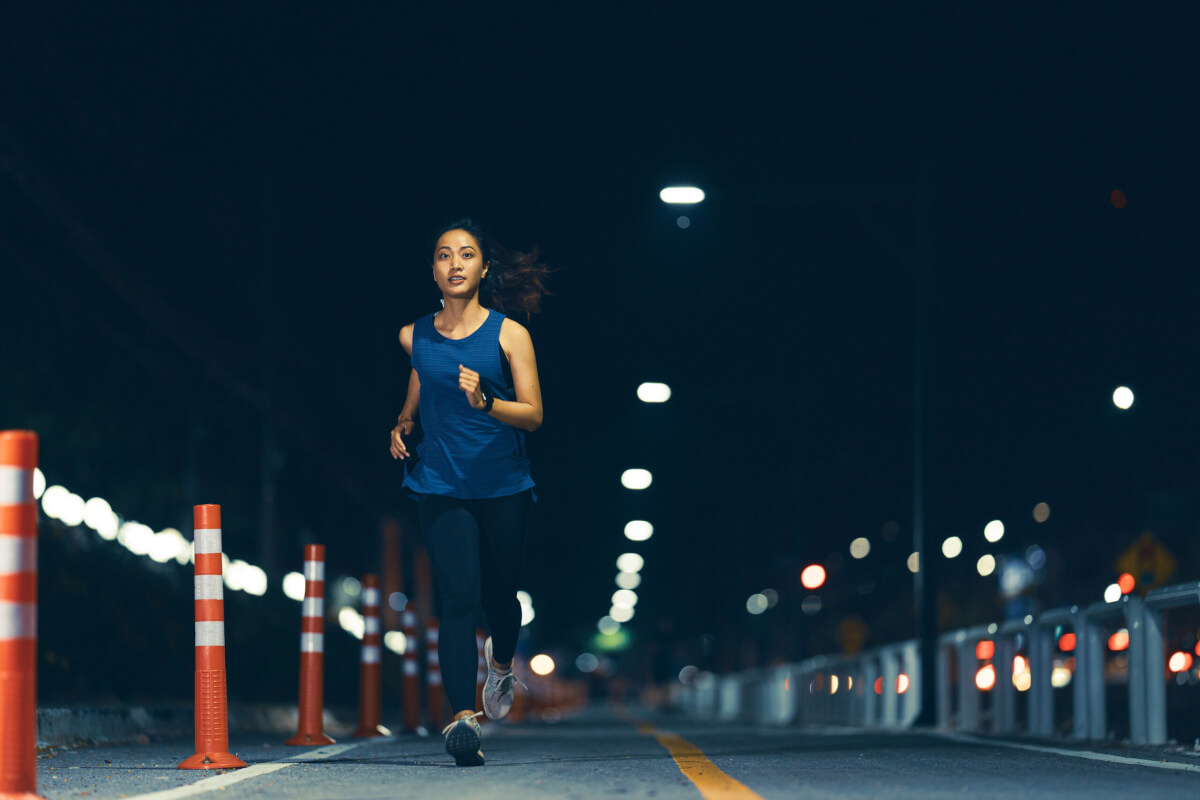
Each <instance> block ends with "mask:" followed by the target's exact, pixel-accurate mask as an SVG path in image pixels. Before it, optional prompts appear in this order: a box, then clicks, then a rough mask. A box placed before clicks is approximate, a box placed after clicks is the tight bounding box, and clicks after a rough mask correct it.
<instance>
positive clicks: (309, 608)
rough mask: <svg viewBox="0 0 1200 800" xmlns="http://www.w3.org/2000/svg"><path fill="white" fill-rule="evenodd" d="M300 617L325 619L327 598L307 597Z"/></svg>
mask: <svg viewBox="0 0 1200 800" xmlns="http://www.w3.org/2000/svg"><path fill="white" fill-rule="evenodd" d="M300 616H302V617H323V616H325V598H324V597H306V598H304V603H303V604H302V605H301V607H300Z"/></svg>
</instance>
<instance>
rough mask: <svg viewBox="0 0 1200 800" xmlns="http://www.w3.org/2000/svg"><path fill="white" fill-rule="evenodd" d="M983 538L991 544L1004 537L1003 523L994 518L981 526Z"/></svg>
mask: <svg viewBox="0 0 1200 800" xmlns="http://www.w3.org/2000/svg"><path fill="white" fill-rule="evenodd" d="M983 538H985V539H987V540H988V541H989V542H991V543H992V544H995V543H996V542H998V541H1000V540H1001V539H1003V538H1004V523H1003V522H1001V521H1000V520H998V519H994V520H992V521H991V522H989V523H988V524H987V525H984V526H983Z"/></svg>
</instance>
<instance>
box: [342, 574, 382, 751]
mask: <svg viewBox="0 0 1200 800" xmlns="http://www.w3.org/2000/svg"><path fill="white" fill-rule="evenodd" d="M362 585H363V589H362V615H363V640H362V659H361V661H360V663H359V669H358V730H356V731H355V732H354V733H352V734H351V735H352V736H354V737H355V738H356V739H365V738H367V737H370V736H387V735H389V734H390V733H391V731H389V730H388V729H387V728H385V727H383V725H381V724H379V722H380V720H379V717H380V715H381V714H382V713H383V709H382V703H381V700H380V694H381V692H382V685H383V673H382V672H381V668H380V659H381V657H382V655H383V651H382V649H381V648H380V644H382V637H381V635H380V632H379V576H378V575H364V576H363V582H362Z"/></svg>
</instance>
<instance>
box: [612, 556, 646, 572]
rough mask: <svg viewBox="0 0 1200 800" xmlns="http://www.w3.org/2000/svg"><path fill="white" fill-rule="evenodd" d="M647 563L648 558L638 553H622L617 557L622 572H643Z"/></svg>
mask: <svg viewBox="0 0 1200 800" xmlns="http://www.w3.org/2000/svg"><path fill="white" fill-rule="evenodd" d="M645 565H646V559H644V558H642V557H641V556H639V555H638V554H637V553H622V554H621V555H620V556H618V557H617V569H619V570H621V572H641V571H642V567H644V566H645Z"/></svg>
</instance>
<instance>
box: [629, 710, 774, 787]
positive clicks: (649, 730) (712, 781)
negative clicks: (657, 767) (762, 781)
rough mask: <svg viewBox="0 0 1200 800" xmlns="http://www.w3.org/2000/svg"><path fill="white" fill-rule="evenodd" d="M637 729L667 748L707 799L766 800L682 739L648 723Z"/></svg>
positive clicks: (641, 724) (682, 770) (683, 771)
mask: <svg viewBox="0 0 1200 800" xmlns="http://www.w3.org/2000/svg"><path fill="white" fill-rule="evenodd" d="M637 729H638V733H643V734H645V735H647V736H653V737H654V738H655V739H657V740H658V743H659V744H661V745H662V746H663V747H665V748H667V751H668V752H669V753H670V754H671V758H673V759H675V763H676V764H677V765H678V766H679V771H680V772H682V773H683V774H684V776H685V777H686V778H687V779H688V780H690V781H691V782H692V783H693V784H694V785H695V787H696V788H697V789H698V790H699V791H700V794H701V796H703V797H704V800H764V799H763V796H762V795H760V794H759V793H758V792H755V791H754V790H752V789H750V788H749V787H748V786H746V785H745V784H744V783H741V782H740V781H737V780H734V779H733V778H731V777H729V776H728V775H726V774H725V773H724V772H722V771H721V769H720V768H719V767H718V766H717V765H716V764H714V763H713V762H712V761H710V760H709V758H708V756H706V755H704V753H703V752H702V751H701V750H700V748H699V747H696V745H694V744H692V743H691V742H689V741H688V740H687V739H684V738H683V737H682V736H679V735H677V734H674V733H670V732H668V731H660V730H659V729H658V728H656V727H654V726H653V725H651V724H650V723H648V722H638V723H637Z"/></svg>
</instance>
